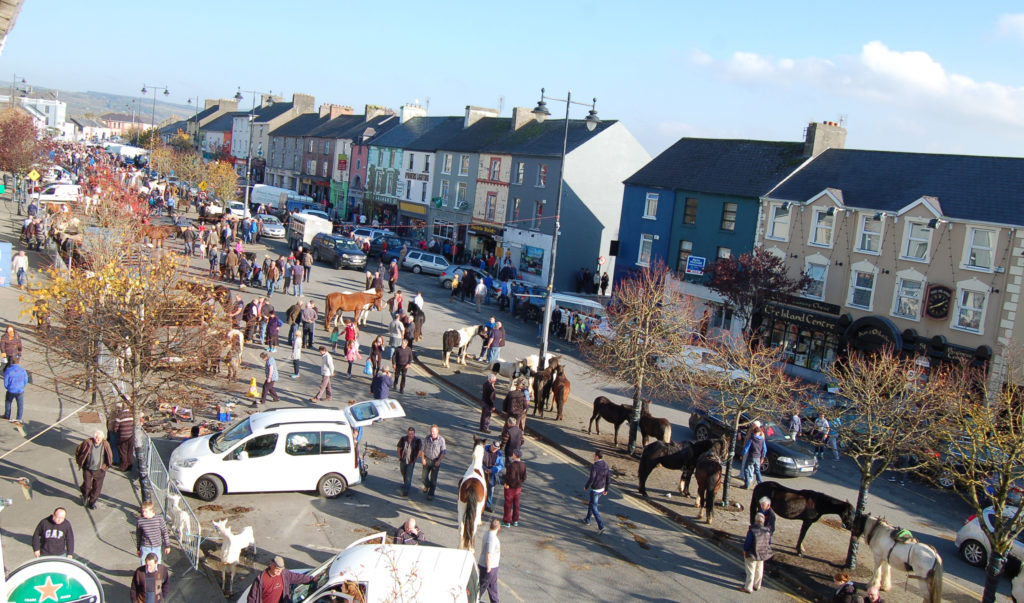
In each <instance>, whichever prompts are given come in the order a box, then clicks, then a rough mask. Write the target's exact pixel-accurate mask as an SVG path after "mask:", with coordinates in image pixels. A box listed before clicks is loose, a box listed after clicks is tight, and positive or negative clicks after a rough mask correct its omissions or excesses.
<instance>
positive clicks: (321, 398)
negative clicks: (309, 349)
mask: <svg viewBox="0 0 1024 603" xmlns="http://www.w3.org/2000/svg"><path fill="white" fill-rule="evenodd" d="M332 377H334V358H332V357H331V354H330V353H329V352H328V351H327V348H326V347H325V346H320V390H319V391H318V392H317V393H316V395H315V396H313V402H326V401H327V400H330V399H331V378H332Z"/></svg>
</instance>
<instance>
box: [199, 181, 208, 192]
mask: <svg viewBox="0 0 1024 603" xmlns="http://www.w3.org/2000/svg"><path fill="white" fill-rule="evenodd" d="M209 187H210V185H209V184H207V183H206V181H205V180H203V181H202V182H200V183H199V190H201V191H203V192H206V189H207V188H209Z"/></svg>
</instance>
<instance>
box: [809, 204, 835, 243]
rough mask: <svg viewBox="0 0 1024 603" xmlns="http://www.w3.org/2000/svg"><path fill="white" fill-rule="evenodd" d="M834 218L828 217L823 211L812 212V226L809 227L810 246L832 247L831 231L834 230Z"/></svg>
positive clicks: (832, 216)
mask: <svg viewBox="0 0 1024 603" xmlns="http://www.w3.org/2000/svg"><path fill="white" fill-rule="evenodd" d="M835 220H836V217H835V216H834V215H831V216H830V215H829V214H828V212H827V211H826V210H824V209H817V210H814V224H813V225H812V226H811V245H816V246H818V247H831V246H832V230H833V229H834V228H835Z"/></svg>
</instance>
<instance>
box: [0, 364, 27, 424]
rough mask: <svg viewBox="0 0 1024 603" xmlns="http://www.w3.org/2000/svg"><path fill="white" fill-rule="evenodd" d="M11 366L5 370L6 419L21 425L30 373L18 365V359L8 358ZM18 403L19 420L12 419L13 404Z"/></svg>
mask: <svg viewBox="0 0 1024 603" xmlns="http://www.w3.org/2000/svg"><path fill="white" fill-rule="evenodd" d="M8 359H9V360H10V364H8V365H7V368H6V369H5V370H4V389H6V390H7V394H6V395H5V396H4V418H5V419H7V420H8V421H10V422H11V423H21V410H22V406H23V405H24V402H25V385H27V384H28V373H26V372H25V369H24V368H22V367H21V365H20V364H18V358H17V357H8ZM15 401H17V403H18V418H17V419H12V418H11V402H15Z"/></svg>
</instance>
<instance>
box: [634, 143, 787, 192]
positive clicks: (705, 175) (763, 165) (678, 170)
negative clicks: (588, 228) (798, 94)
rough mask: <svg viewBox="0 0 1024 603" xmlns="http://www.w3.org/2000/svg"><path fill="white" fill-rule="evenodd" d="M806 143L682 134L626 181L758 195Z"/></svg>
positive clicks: (776, 180)
mask: <svg viewBox="0 0 1024 603" xmlns="http://www.w3.org/2000/svg"><path fill="white" fill-rule="evenodd" d="M803 148H804V143H802V142H774V141H768V140H729V139H722V138H681V139H679V141H678V142H676V143H675V144H674V145H672V146H670V147H669V148H667V149H665V150H664V151H663V152H662V153H661V154H660V155H658V156H657V157H655V158H654V159H652V160H651V161H650V163H648V164H647V165H645V166H644V167H642V168H640V170H639V171H637V172H636V173H635V174H633V175H632V176H630V177H629V178H627V179H626V180H625V181H624V182H625V184H632V185H639V186H657V187H662V188H667V189H670V190H688V191H694V192H701V193H713V194H721V195H731V196H735V197H754V198H760V197H761V196H762V195H764V194H765V193H767V192H768V191H770V190H771V189H772V187H773V186H775V185H776V184H778V183H779V182H780V181H782V179H783V178H785V177H786V176H787V175H789V174H790V173H792V172H793V170H795V169H796V168H798V167H800V164H801V163H803V161H804V159H805V158H804V157H803V156H802V155H803Z"/></svg>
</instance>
